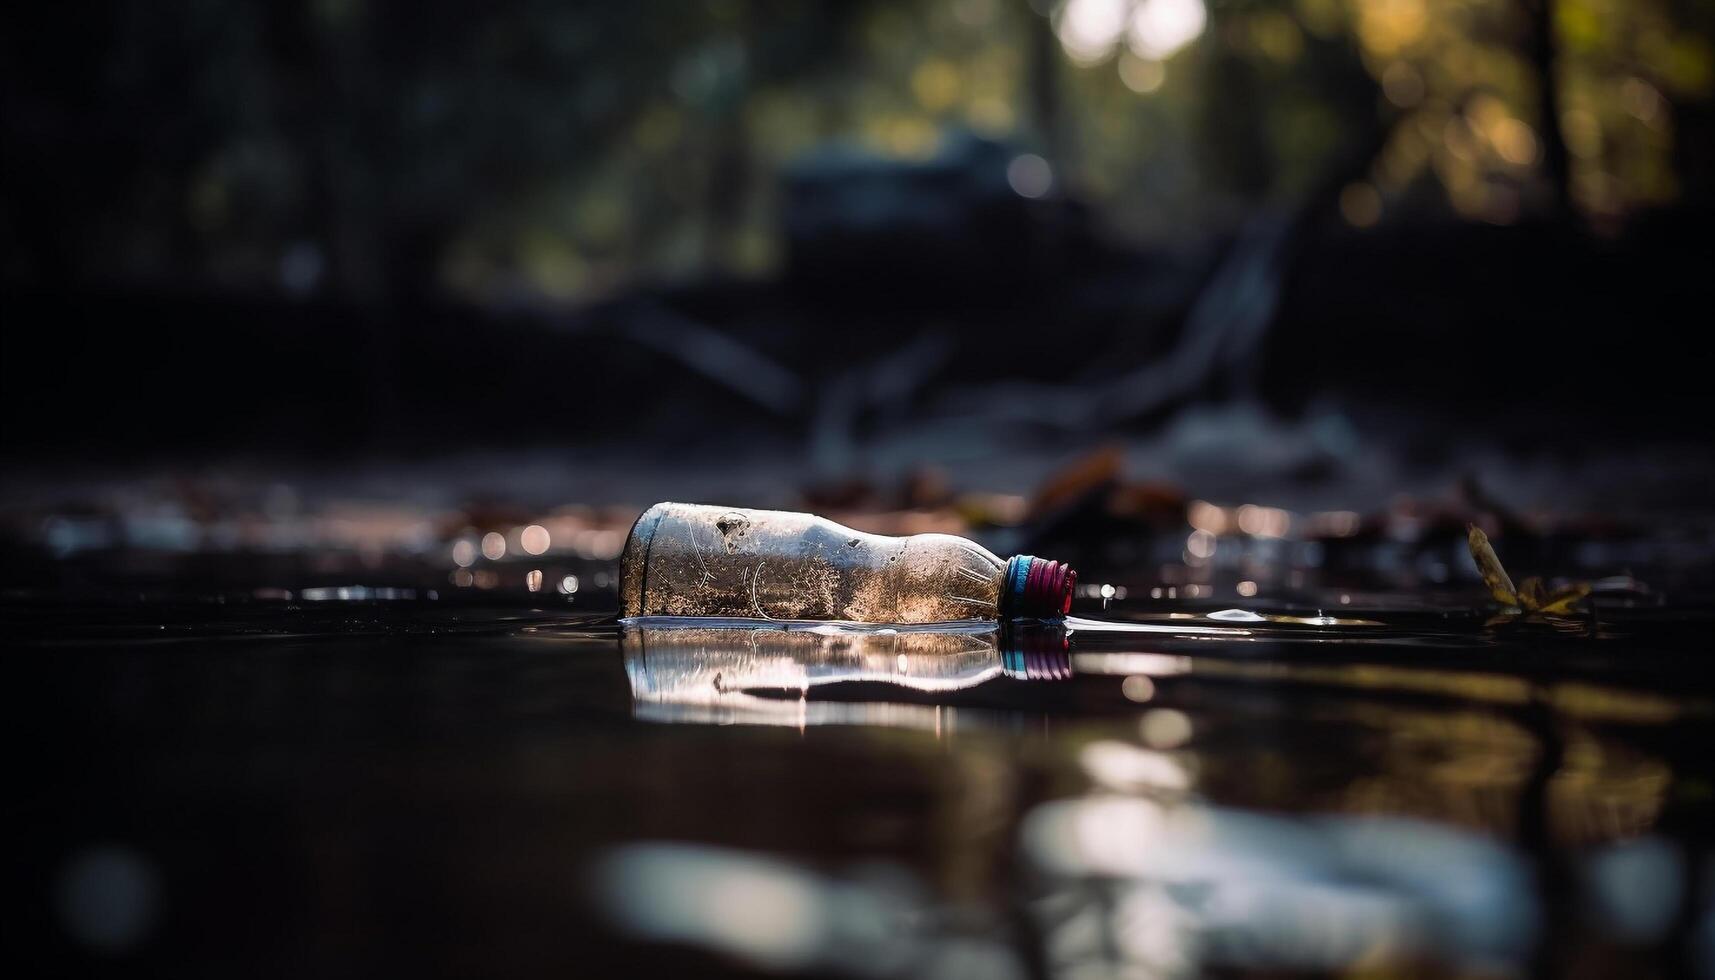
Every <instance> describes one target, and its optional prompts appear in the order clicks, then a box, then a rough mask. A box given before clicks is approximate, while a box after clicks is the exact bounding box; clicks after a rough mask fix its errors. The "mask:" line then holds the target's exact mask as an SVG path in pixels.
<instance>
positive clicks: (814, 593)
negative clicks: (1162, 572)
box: [619, 503, 1078, 623]
mask: <svg viewBox="0 0 1715 980" xmlns="http://www.w3.org/2000/svg"><path fill="white" fill-rule="evenodd" d="M1077 579H1078V575H1077V573H1076V572H1074V571H1072V569H1071V568H1069V567H1067V566H1065V565H1062V564H1061V563H1060V562H1057V561H1048V560H1045V559H1042V558H1035V557H1032V556H1030V555H1016V556H1014V557H1013V558H1011V559H1010V560H1008V559H1002V558H1000V557H997V556H996V555H995V554H994V553H992V552H990V551H989V550H988V549H986V548H983V547H981V546H980V545H978V544H976V543H975V542H973V541H969V540H966V539H965V538H961V537H956V536H954V535H951V534H914V535H910V536H906V537H885V536H882V535H878V534H864V533H861V532H858V531H854V530H852V529H851V528H849V527H845V526H843V525H840V524H836V523H834V522H833V521H830V520H828V519H826V518H823V517H816V516H814V515H811V514H794V513H788V512H784V511H769V510H738V509H733V508H727V507H706V506H702V505H698V504H675V503H662V504H656V505H655V506H654V507H651V508H649V509H648V510H647V511H645V512H644V514H643V516H642V517H639V518H638V519H637V523H636V525H635V526H633V527H632V529H631V536H630V538H629V539H628V540H627V541H626V543H625V551H624V553H623V554H622V555H621V556H620V590H619V591H620V606H621V615H623V616H625V617H627V618H637V617H642V616H697V617H711V616H712V617H723V616H736V617H747V618H752V619H765V620H844V621H850V622H860V623H937V622H953V621H958V620H969V619H1011V618H1015V617H1059V616H1064V615H1066V613H1067V612H1069V611H1070V610H1071V605H1072V589H1073V586H1074V585H1075V584H1076V582H1077Z"/></svg>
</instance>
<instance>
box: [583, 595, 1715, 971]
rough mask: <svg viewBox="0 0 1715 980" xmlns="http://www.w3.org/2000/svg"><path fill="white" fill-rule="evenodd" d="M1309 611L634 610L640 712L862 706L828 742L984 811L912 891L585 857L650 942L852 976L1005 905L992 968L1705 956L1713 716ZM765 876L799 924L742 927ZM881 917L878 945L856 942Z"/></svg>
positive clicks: (712, 856)
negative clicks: (1109, 626)
mask: <svg viewBox="0 0 1715 980" xmlns="http://www.w3.org/2000/svg"><path fill="white" fill-rule="evenodd" d="M1211 618H1214V621H1215V623H1221V622H1222V621H1223V620H1224V621H1226V622H1243V624H1244V628H1243V629H1235V628H1232V627H1227V626H1214V625H1211V624H1210V623H1209V620H1210V619H1211ZM1316 618H1317V619H1318V620H1319V621H1318V622H1316V623H1313V624H1312V623H1308V622H1305V621H1304V620H1305V619H1308V617H1294V616H1289V615H1269V616H1257V617H1256V618H1255V619H1250V618H1245V619H1242V620H1241V619H1239V618H1237V617H1233V616H1225V617H1218V618H1216V617H1208V616H1197V617H1187V618H1185V619H1167V620H1165V621H1162V622H1159V623H1152V624H1144V625H1147V626H1149V627H1150V628H1149V629H1147V630H1135V629H1133V630H1126V631H1118V632H1115V631H1104V630H1100V629H1097V628H1094V626H1095V625H1099V624H1094V621H1089V622H1090V623H1091V624H1092V626H1085V625H1083V624H1082V623H1076V624H1075V625H1077V626H1078V628H1077V629H1075V630H1067V629H1065V628H1064V627H1063V626H1055V627H1042V626H1037V627H1033V628H1031V629H1029V630H1020V629H1017V628H1014V627H1011V626H1008V627H993V626H989V625H980V626H971V627H966V628H960V629H939V628H914V629H906V630H897V629H887V628H877V627H863V628H852V627H846V626H841V625H836V624H794V623H756V622H742V621H721V622H713V623H710V622H704V623H698V624H694V625H690V626H686V625H683V624H673V623H671V622H664V621H642V622H632V623H629V624H627V625H626V627H625V628H624V631H623V640H622V646H623V649H624V654H625V656H624V659H625V667H626V673H627V676H628V678H629V681H630V687H631V693H632V697H633V706H634V712H635V714H636V715H637V716H638V717H641V718H645V719H649V720H654V721H670V722H689V723H705V724H706V723H716V724H749V725H787V726H799V727H803V726H814V725H827V724H842V725H848V726H853V728H852V729H850V730H849V731H848V732H847V733H846V734H845V735H844V736H841V737H842V738H843V739H845V740H847V741H848V742H853V741H857V740H865V742H866V744H869V745H870V746H871V749H870V751H874V752H878V753H891V754H890V755H889V756H888V757H889V758H890V759H891V760H893V761H892V762H891V763H890V765H902V766H906V767H910V766H924V767H938V766H942V765H945V766H947V767H950V770H943V769H940V768H927V769H925V770H924V771H925V772H926V773H932V774H933V776H932V779H933V780H934V781H935V782H937V783H939V782H940V781H942V780H944V779H947V778H949V777H948V775H947V772H948V771H952V772H958V773H962V775H961V776H959V777H958V778H959V779H962V780H968V781H969V786H970V787H973V788H976V787H986V789H982V790H981V791H976V790H974V789H973V791H972V792H969V793H965V794H961V799H967V800H976V799H981V800H984V801H986V802H984V803H983V804H982V805H980V806H976V805H971V806H964V807H961V808H958V809H957V810H956V812H955V811H953V810H949V811H947V812H939V811H937V813H936V815H935V816H934V817H932V818H931V819H930V821H929V825H931V826H945V827H957V828H961V829H960V830H958V831H946V832H945V833H942V834H939V835H938V836H937V840H939V841H940V844H939V845H938V851H937V855H936V856H935V857H934V858H933V859H931V860H930V861H928V862H927V868H926V869H925V870H926V871H927V872H928V873H927V874H926V876H925V877H924V878H922V879H914V880H915V881H916V884H915V885H913V886H912V889H915V890H911V889H908V894H907V893H900V892H890V891H888V890H887V889H885V888H884V889H880V890H875V889H871V888H870V887H869V886H867V885H864V884H862V883H854V882H853V881H850V880H847V879H842V878H838V877H830V876H829V875H827V874H826V872H825V867H822V866H810V865H801V864H799V863H796V862H795V861H793V860H791V859H788V858H784V857H782V856H781V855H780V854H764V853H760V852H757V853H751V852H745V851H720V850H710V849H706V848H689V849H685V848H681V847H680V846H679V845H673V844H668V843H665V842H655V843H645V844H642V845H638V846H634V847H631V848H628V849H622V850H619V851H616V852H614V853H613V854H612V855H610V856H609V857H607V858H606V859H604V860H605V861H606V863H604V864H602V865H601V867H602V868H603V869H604V870H603V871H602V873H601V874H600V875H598V879H597V880H598V881H599V882H600V883H601V884H600V888H599V889H598V891H599V892H600V895H599V901H600V903H601V904H602V905H603V907H604V909H606V912H607V914H608V915H609V917H610V919H611V920H612V921H613V922H615V923H616V925H617V927H618V928H619V929H621V930H622V931H624V932H628V933H630V934H633V935H635V936H638V937H641V938H645V939H653V940H662V939H665V940H669V941H673V942H680V943H685V944H689V945H692V946H700V947H705V948H708V949H713V950H718V951H722V952H724V953H725V954H727V955H730V956H735V957H737V958H739V959H740V960H743V961H746V962H750V963H753V964H756V965H758V966H761V967H764V968H767V969H770V970H780V969H786V970H795V969H809V970H812V971H817V972H828V973H837V974H846V975H860V976H862V975H870V976H875V975H890V976H891V975H900V976H903V975H949V974H948V973H945V972H943V971H940V970H938V969H934V968H931V967H929V966H927V965H926V964H930V963H936V962H941V960H940V959H938V957H942V956H943V955H946V954H945V951H946V950H947V949H952V948H954V947H955V946H957V944H958V943H961V942H967V941H971V940H972V937H971V936H970V935H966V934H959V933H957V932H956V931H951V932H950V931H947V929H946V928H945V926H946V923H952V922H971V921H977V922H988V923H991V924H992V923H995V922H1002V923H1006V922H1010V923H1011V925H1003V926H1001V927H997V928H995V929H993V930H991V931H989V932H986V933H984V934H983V938H982V942H981V944H980V945H982V948H983V949H984V950H986V953H985V956H988V957H992V958H991V959H986V960H984V962H985V963H988V964H989V965H990V966H991V967H992V968H993V969H994V970H996V971H999V972H1001V973H1005V972H1016V970H1017V969H1018V964H1021V963H1022V964H1029V965H1030V967H1031V970H1032V972H1033V973H1035V974H1039V975H1045V976H1053V977H1080V978H1083V977H1132V976H1196V975H1206V974H1210V973H1214V974H1227V973H1231V972H1233V971H1240V972H1245V971H1265V972H1274V971H1282V970H1284V971H1306V972H1315V973H1323V972H1339V973H1352V972H1357V973H1368V974H1384V975H1392V974H1396V973H1408V974H1412V975H1446V974H1453V975H1471V974H1479V975H1518V974H1520V973H1540V972H1546V973H1553V972H1557V971H1558V970H1560V969H1562V968H1565V967H1567V966H1568V965H1569V963H1570V961H1571V960H1572V959H1576V958H1578V957H1581V956H1583V955H1585V954H1586V953H1587V952H1588V951H1589V950H1592V949H1598V950H1602V951H1604V952H1603V955H1606V956H1609V957H1611V958H1612V961H1611V962H1610V963H1609V964H1608V965H1609V966H1614V967H1616V968H1621V969H1623V968H1625V967H1626V965H1628V964H1629V965H1630V966H1643V965H1649V964H1652V963H1653V964H1657V965H1659V964H1671V963H1674V962H1680V959H1679V958H1680V957H1682V956H1690V957H1692V958H1693V959H1694V958H1695V953H1694V952H1693V950H1694V947H1695V944H1696V943H1697V942H1698V941H1700V940H1699V938H1698V937H1700V936H1702V935H1703V934H1704V932H1706V931H1710V930H1715V913H1706V912H1704V911H1702V905H1701V904H1700V903H1701V901H1702V899H1700V898H1699V897H1698V896H1700V895H1702V894H1703V891H1702V890H1703V889H1704V888H1706V887H1707V884H1706V882H1707V878H1708V875H1709V873H1710V870H1711V868H1715V864H1712V859H1711V857H1710V853H1709V850H1708V847H1707V841H1706V836H1707V835H1706V830H1705V831H1699V832H1696V833H1693V834H1691V835H1690V836H1689V837H1687V836H1686V835H1685V834H1684V832H1683V831H1682V830H1680V829H1678V828H1680V827H1683V826H1684V825H1685V823H1686V821H1690V822H1691V823H1698V822H1699V817H1698V816H1697V815H1698V814H1700V813H1706V811H1707V805H1706V803H1704V802H1700V801H1702V800H1704V799H1705V796H1706V792H1707V791H1706V786H1707V782H1706V780H1705V779H1704V778H1703V777H1701V776H1699V775H1698V772H1699V769H1698V765H1699V764H1698V763H1694V762H1693V763H1688V762H1687V759H1688V758H1691V757H1692V756H1695V752H1694V751H1693V750H1691V749H1689V748H1681V747H1677V746H1674V745H1671V744H1665V743H1664V742H1663V741H1662V740H1661V738H1660V733H1663V732H1667V731H1680V730H1684V729H1683V726H1685V725H1686V724H1688V723H1690V724H1693V725H1695V726H1698V730H1704V729H1703V728H1702V727H1701V726H1702V725H1703V723H1704V722H1706V720H1707V718H1708V717H1709V716H1710V707H1709V703H1708V700H1707V698H1704V697H1702V696H1701V695H1700V693H1699V692H1697V691H1674V690H1669V689H1665V688H1663V687H1660V686H1652V685H1650V684H1645V683H1642V682H1637V681H1635V680H1634V681H1633V682H1628V683H1617V682H1616V683H1606V682H1605V680H1604V675H1590V676H1586V677H1583V678H1580V677H1575V676H1572V675H1571V672H1570V671H1569V669H1568V668H1569V667H1570V666H1571V665H1573V664H1574V663H1575V661H1574V660H1573V659H1572V654H1571V653H1566V654H1563V655H1562V659H1561V660H1559V661H1555V662H1553V663H1555V666H1554V667H1552V668H1550V669H1532V668H1530V667H1529V665H1528V662H1527V658H1526V657H1525V653H1526V650H1527V647H1526V646H1525V645H1524V644H1522V643H1518V642H1517V640H1518V638H1517V637H1515V638H1514V646H1512V647H1510V648H1508V649H1507V650H1506V651H1505V656H1506V657H1508V658H1511V659H1510V660H1499V659H1497V658H1496V657H1495V656H1494V654H1493V652H1492V651H1491V650H1489V649H1488V645H1489V643H1490V641H1489V640H1488V639H1486V638H1484V637H1483V636H1482V635H1481V634H1478V633H1473V634H1472V636H1471V637H1469V638H1467V639H1468V640H1469V642H1466V641H1465V640H1462V639H1460V637H1459V634H1457V633H1456V632H1451V631H1450V632H1448V633H1447V634H1446V635H1444V636H1443V637H1441V639H1440V642H1439V645H1432V646H1414V645H1413V644H1412V643H1411V642H1410V641H1411V639H1412V636H1413V634H1412V633H1411V631H1409V630H1406V629H1403V628H1402V627H1401V626H1400V625H1399V624H1400V622H1401V621H1398V620H1395V619H1394V618H1393V617H1384V620H1386V621H1385V622H1371V621H1343V620H1339V619H1335V618H1334V617H1321V616H1318V617H1316ZM1390 624H1391V625H1390ZM1215 629H1220V630H1222V632H1220V633H1212V632H1210V631H1211V630H1215ZM1589 642H1597V641H1589ZM1329 644H1333V645H1334V649H1333V650H1330V649H1329V646H1328V645H1329ZM1635 656H1636V657H1637V658H1642V659H1647V658H1648V657H1649V656H1651V654H1650V653H1649V652H1648V648H1647V647H1643V646H1637V647H1636V653H1635ZM1508 664H1511V665H1512V666H1508ZM1613 676H1614V677H1615V678H1616V680H1617V679H1619V678H1620V676H1621V675H1613ZM1004 678H1010V679H1012V680H1026V681H1054V682H1056V683H1054V684H1052V685H1049V684H1030V685H1020V684H1016V683H1008V682H1007V681H1006V680H1003V679H1004ZM841 684H845V685H848V686H847V687H845V688H844V689H841V690H836V689H835V686H836V685H841ZM1007 718H1010V719H1011V720H1012V723H1011V724H999V723H994V722H996V721H997V720H999V719H1007ZM959 719H962V721H958V720H959ZM877 727H885V728H907V729H920V730H922V731H923V732H925V733H927V732H929V731H933V732H934V734H935V736H936V737H937V738H943V737H944V736H947V735H948V734H950V733H952V732H954V730H955V729H956V728H957V729H959V730H961V731H963V732H965V733H966V734H965V735H963V736H962V737H960V738H959V739H956V740H954V739H944V741H942V742H941V743H940V744H937V745H935V747H934V752H933V754H923V749H922V746H923V744H924V743H922V742H917V741H915V740H913V739H911V738H909V737H907V738H904V739H900V738H898V737H896V736H893V735H888V736H886V738H885V739H883V738H875V739H873V740H872V739H871V738H870V734H869V733H868V732H865V731H863V730H862V729H864V728H877ZM820 744H825V743H820ZM884 747H885V748H884ZM931 760H941V761H931ZM1027 787H1028V789H1027ZM1699 794H1705V795H1699ZM970 827H985V828H988V831H989V834H990V836H988V837H986V838H984V839H986V840H988V841H991V842H992V845H993V847H994V848H995V849H994V850H990V849H987V848H989V847H990V846H991V845H989V844H982V843H979V842H978V841H977V838H975V837H972V836H971V835H968V834H967V833H966V832H965V830H964V829H965V828H970ZM967 837H970V839H968V840H967ZM943 851H944V853H942V852H943ZM997 851H1005V852H1006V854H1007V855H1008V856H1006V857H1004V858H1000V857H999V856H998V853H997ZM997 858H998V859H999V860H1000V861H1001V863H1002V864H1003V865H1005V864H1006V863H1007V862H1010V865H1009V870H1007V871H1006V872H1004V874H1003V876H1002V877H1000V878H997V879H995V880H993V882H992V884H993V885H995V886H997V887H998V892H995V891H990V892H987V893H986V895H987V897H986V898H985V899H984V900H982V901H979V902H976V903H974V904H973V903H971V902H970V901H969V900H968V896H969V895H972V894H979V893H983V890H982V889H969V888H967V889H963V890H962V891H963V893H964V894H965V895H966V896H967V899H958V898H957V895H956V894H955V895H954V896H953V897H952V898H949V896H947V895H940V894H937V893H936V891H935V888H934V887H933V885H932V884H931V881H932V880H933V874H934V871H933V869H935V868H936V867H937V866H940V867H941V868H942V873H946V874H950V872H947V871H946V869H947V868H964V867H974V866H985V862H987V861H989V860H991V859H997ZM987 866H990V867H992V865H987ZM899 873H900V874H901V875H906V876H907V877H910V875H909V874H908V873H907V872H906V871H905V870H903V869H902V870H900V872H899ZM955 880H956V878H955ZM952 891H953V892H955V893H957V892H959V891H961V890H960V889H957V888H955V889H953V890H952ZM753 892H754V894H755V895H756V896H758V897H757V898H756V902H760V903H761V905H758V906H757V907H759V908H761V907H766V906H767V905H768V903H769V902H772V901H775V900H776V899H780V898H781V896H795V897H794V898H793V902H792V904H793V907H794V909H795V911H794V912H793V913H792V914H791V915H782V916H769V917H752V916H749V915H748V914H744V915H740V914H738V913H736V912H733V911H732V906H731V905H729V904H728V903H724V902H722V901H719V900H718V899H719V898H721V897H722V896H728V895H738V894H751V893H753ZM663 896H669V897H663ZM670 896H691V898H688V899H684V900H680V899H675V898H671V897H670ZM960 901H963V902H965V904H962V905H961V904H959V902H960ZM997 901H998V902H999V903H1000V905H999V906H997V905H996V904H994V903H995V902H997ZM949 902H950V903H952V904H948V903H949ZM836 906H837V907H839V908H844V909H846V910H847V912H846V913H842V914H841V915H839V916H835V915H834V914H833V913H832V912H830V911H829V910H830V909H833V908H835V907H836ZM888 910H891V913H900V912H901V910H904V914H903V915H902V916H900V915H896V917H895V918H893V919H888V918H887V915H888V914H890V913H889V911H888ZM1008 916H1011V918H1010V919H1009V918H1008ZM835 919H838V920H839V921H840V922H841V923H842V924H841V925H839V926H837V927H836V926H829V925H828V924H827V923H828V922H830V921H834V920H835ZM1024 921H1027V922H1028V923H1029V926H1028V928H1019V927H1018V926H1019V923H1020V922H1024ZM884 922H892V923H893V924H892V925H891V926H887V927H885V928H883V926H882V925H881V923H884ZM873 929H883V931H884V932H886V933H887V935H888V937H889V939H888V941H889V942H890V943H892V944H893V946H892V950H891V952H892V953H894V954H897V955H896V958H895V959H891V960H886V961H883V960H882V959H869V960H862V959H854V958H852V957H850V956H848V955H846V952H845V951H847V950H850V949H851V948H852V945H853V944H854V943H858V944H860V945H861V943H862V940H861V938H860V936H859V934H860V933H862V932H863V931H864V930H873ZM949 944H951V945H949ZM972 948H975V947H972ZM952 972H957V971H952ZM972 975H978V974H972Z"/></svg>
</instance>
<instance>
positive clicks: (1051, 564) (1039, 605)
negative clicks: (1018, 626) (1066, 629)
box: [1001, 555, 1078, 619]
mask: <svg viewBox="0 0 1715 980" xmlns="http://www.w3.org/2000/svg"><path fill="white" fill-rule="evenodd" d="M1077 582H1078V573H1077V572H1075V571H1073V570H1072V568H1071V566H1070V565H1062V564H1061V563H1059V562H1057V561H1048V560H1047V559H1045V558H1037V557H1035V556H1034V555H1015V556H1013V559H1012V560H1011V561H1009V562H1007V563H1006V579H1005V588H1004V589H1003V590H1002V596H1001V615H1002V616H1003V617H1006V618H1011V617H1018V616H1026V617H1036V618H1039V619H1047V618H1052V617H1057V616H1064V615H1066V614H1067V613H1069V612H1071V611H1072V587H1073V586H1074V585H1076V584H1077Z"/></svg>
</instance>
